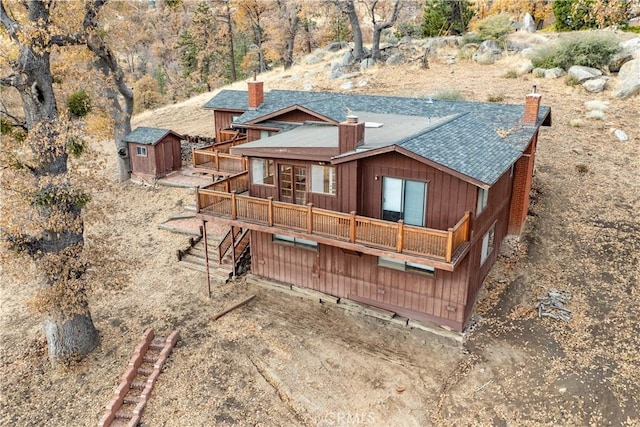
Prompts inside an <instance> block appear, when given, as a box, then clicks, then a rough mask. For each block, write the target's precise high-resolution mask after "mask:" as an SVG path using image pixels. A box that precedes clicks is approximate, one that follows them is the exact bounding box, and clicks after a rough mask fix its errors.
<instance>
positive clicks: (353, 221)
mask: <svg viewBox="0 0 640 427" xmlns="http://www.w3.org/2000/svg"><path fill="white" fill-rule="evenodd" d="M196 198H197V206H198V212H204V213H212V214H215V215H217V216H223V217H228V218H231V219H234V220H235V219H240V220H245V221H248V222H252V223H256V224H261V225H265V226H270V227H281V228H287V229H293V230H297V231H300V232H304V233H308V234H315V235H318V236H326V237H330V238H334V239H338V240H342V241H348V242H351V243H359V244H364V245H367V246H372V247H377V248H382V249H387V250H394V251H396V252H398V253H403V252H404V253H411V254H416V255H428V256H431V257H435V258H438V259H442V260H443V261H445V262H451V260H452V257H453V254H454V253H455V252H456V250H457V249H458V248H459V247H460V245H462V243H464V242H466V241H468V240H469V230H470V227H469V224H470V218H471V214H470V213H466V214H465V215H464V216H463V218H462V219H461V220H460V221H458V223H457V224H456V225H455V226H454V227H452V228H450V229H449V230H447V231H444V230H436V229H432V228H425V227H417V226H413V225H407V224H404V223H403V222H402V221H399V222H391V221H385V220H381V219H375V218H369V217H364V216H360V215H356V214H355V212H351V213H344V212H336V211H330V210H326V209H319V208H315V207H314V206H313V204H311V203H310V204H308V205H306V206H303V205H295V204H292V203H284V202H278V201H274V200H273V199H272V198H268V199H261V198H256V197H250V196H240V195H237V194H236V193H234V192H231V193H227V192H223V191H215V190H211V189H197V193H196Z"/></svg>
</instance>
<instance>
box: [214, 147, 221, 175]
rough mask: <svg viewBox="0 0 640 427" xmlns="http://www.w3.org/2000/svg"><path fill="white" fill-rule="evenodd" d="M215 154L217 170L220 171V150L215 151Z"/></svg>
mask: <svg viewBox="0 0 640 427" xmlns="http://www.w3.org/2000/svg"><path fill="white" fill-rule="evenodd" d="M213 154H215V159H216V161H215V164H216V170H217V171H219V170H220V158H219V157H218V150H215V151H214V152H213Z"/></svg>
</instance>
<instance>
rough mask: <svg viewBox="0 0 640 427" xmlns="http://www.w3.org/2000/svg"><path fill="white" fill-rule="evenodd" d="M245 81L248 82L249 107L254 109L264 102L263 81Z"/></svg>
mask: <svg viewBox="0 0 640 427" xmlns="http://www.w3.org/2000/svg"><path fill="white" fill-rule="evenodd" d="M247 83H248V84H249V109H250V110H255V109H257V108H258V107H260V106H261V105H262V103H263V102H264V86H263V85H264V83H263V82H257V81H255V80H254V81H250V82H247Z"/></svg>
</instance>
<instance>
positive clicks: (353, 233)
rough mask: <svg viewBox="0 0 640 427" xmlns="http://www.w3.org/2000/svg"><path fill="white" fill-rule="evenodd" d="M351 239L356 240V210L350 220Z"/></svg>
mask: <svg viewBox="0 0 640 427" xmlns="http://www.w3.org/2000/svg"><path fill="white" fill-rule="evenodd" d="M349 241H350V242H351V243H355V242H356V211H352V212H351V218H350V220H349Z"/></svg>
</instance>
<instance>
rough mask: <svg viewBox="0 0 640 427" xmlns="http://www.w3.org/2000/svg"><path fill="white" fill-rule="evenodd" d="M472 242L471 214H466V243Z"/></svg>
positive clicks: (467, 212)
mask: <svg viewBox="0 0 640 427" xmlns="http://www.w3.org/2000/svg"><path fill="white" fill-rule="evenodd" d="M469 240H471V212H469V211H466V212H465V213H464V241H465V242H468V241H469Z"/></svg>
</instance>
